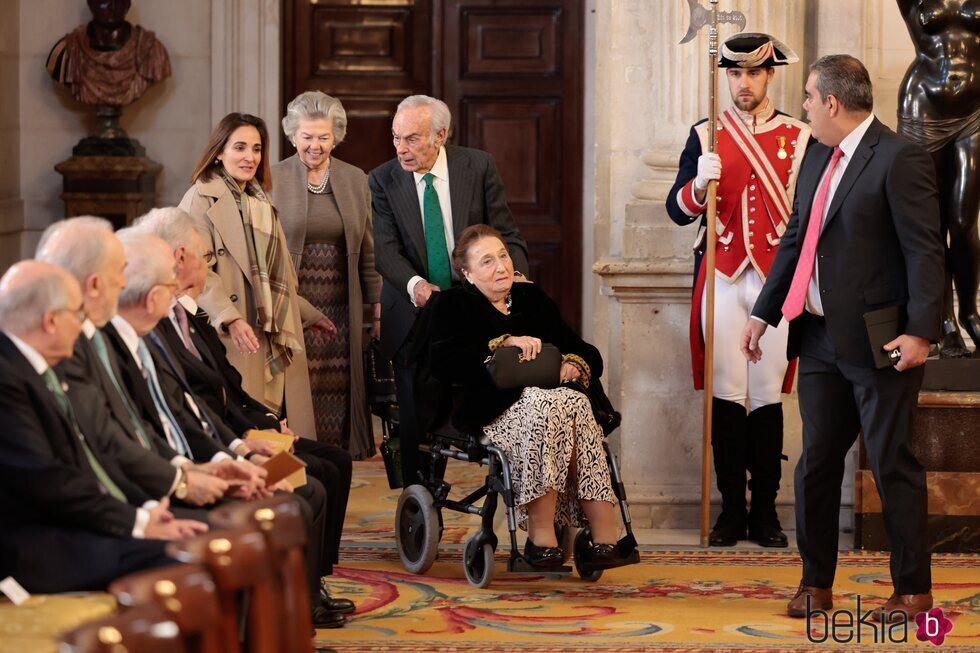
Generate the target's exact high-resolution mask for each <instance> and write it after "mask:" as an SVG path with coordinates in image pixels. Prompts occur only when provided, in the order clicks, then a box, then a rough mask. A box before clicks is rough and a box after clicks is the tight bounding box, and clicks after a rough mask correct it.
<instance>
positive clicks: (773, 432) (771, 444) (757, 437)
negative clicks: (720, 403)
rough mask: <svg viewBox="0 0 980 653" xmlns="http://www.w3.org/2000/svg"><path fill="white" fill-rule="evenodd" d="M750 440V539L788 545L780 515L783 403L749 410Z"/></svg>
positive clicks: (762, 544) (782, 545)
mask: <svg viewBox="0 0 980 653" xmlns="http://www.w3.org/2000/svg"><path fill="white" fill-rule="evenodd" d="M746 441H747V444H748V451H749V454H748V455H749V459H748V462H749V465H748V467H749V472H750V473H751V474H752V479H751V480H750V481H749V489H750V490H751V491H752V499H751V508H750V510H749V539H750V540H752V541H753V542H756V543H757V544H759V545H761V546H772V547H785V546H787V544H788V542H787V539H786V535H785V534H784V533H783V529H782V526H780V525H779V518H778V517H777V516H776V494H777V493H778V492H779V479H780V478H781V477H782V473H781V463H782V457H783V405H782V404H781V403H778V404H769V405H768V406H763V407H762V408H757V409H755V410H753V411H752V412H751V413H749V417H748V420H747V435H746Z"/></svg>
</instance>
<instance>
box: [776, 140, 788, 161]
mask: <svg viewBox="0 0 980 653" xmlns="http://www.w3.org/2000/svg"><path fill="white" fill-rule="evenodd" d="M776 142H777V143H779V151H778V152H776V156H777V157H778V158H780V159H785V158H786V157H787V156H788V155H787V154H786V137H785V136H777V137H776Z"/></svg>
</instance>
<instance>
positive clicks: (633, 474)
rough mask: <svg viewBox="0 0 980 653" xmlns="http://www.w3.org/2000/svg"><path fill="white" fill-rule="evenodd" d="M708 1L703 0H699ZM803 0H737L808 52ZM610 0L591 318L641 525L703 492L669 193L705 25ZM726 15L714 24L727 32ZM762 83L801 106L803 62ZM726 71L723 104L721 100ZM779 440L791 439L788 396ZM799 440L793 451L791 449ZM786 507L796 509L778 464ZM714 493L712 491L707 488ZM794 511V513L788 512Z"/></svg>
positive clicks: (602, 53)
mask: <svg viewBox="0 0 980 653" xmlns="http://www.w3.org/2000/svg"><path fill="white" fill-rule="evenodd" d="M705 4H706V3H705ZM806 4H807V3H806V2H805V1H798V2H792V3H786V2H780V1H777V0H740V1H738V2H724V3H722V6H721V7H720V8H721V9H724V10H731V9H738V10H740V11H742V12H744V13H745V15H746V17H747V24H746V31H761V32H768V33H772V34H774V35H775V36H777V38H779V39H780V40H782V41H784V42H786V43H787V44H789V45H790V46H791V47H793V48H794V49H795V50H797V51H799V52H800V53H802V51H803V45H804V43H803V39H804V17H805V13H806ZM656 7H657V11H651V3H649V2H646V1H645V0H610V1H609V2H604V3H598V6H597V8H596V11H597V15H596V41H597V60H596V94H597V107H596V207H595V208H596V217H595V224H596V228H595V243H596V252H597V255H598V257H599V260H598V261H597V262H596V263H595V265H594V267H593V270H594V271H595V272H596V274H597V275H598V277H599V279H600V282H599V283H598V296H597V297H595V298H594V299H595V308H596V310H595V312H594V325H593V332H594V335H595V338H596V341H597V343H598V344H599V346H600V348H601V349H602V351H603V354H604V355H605V356H606V359H607V361H608V363H607V366H608V370H609V373H608V377H607V378H608V379H609V383H608V385H609V386H610V392H611V396H612V397H613V401H614V403H616V404H617V405H618V406H619V407H620V410H621V411H622V413H623V416H624V422H623V427H622V429H621V430H620V431H619V432H618V434H617V435H616V436H615V437H614V439H613V443H612V444H613V448H614V450H616V451H617V453H618V454H619V456H620V461H621V463H620V464H621V467H622V471H623V475H624V477H625V480H626V483H627V492H628V495H629V498H630V502H631V505H632V506H633V510H632V511H633V517H634V519H635V521H636V523H637V525H638V526H640V527H643V526H653V527H671V528H678V527H679V528H695V527H696V526H697V513H698V502H699V498H700V455H701V454H700V451H701V402H702V400H701V394H700V393H699V392H695V391H694V389H693V385H692V382H691V368H690V354H689V347H688V316H689V311H690V301H691V283H692V270H693V257H692V252H691V243H692V241H693V239H694V237H695V228H694V227H690V228H687V229H684V228H681V227H678V226H676V225H674V224H673V223H672V222H670V220H669V219H668V218H667V215H666V210H665V208H664V201H665V200H666V197H667V193H668V191H669V189H670V187H671V185H672V184H673V182H674V178H675V176H676V174H677V160H678V157H679V155H680V152H681V149H682V148H683V145H684V143H685V141H686V139H687V136H688V134H689V131H690V126H691V125H692V124H693V123H694V122H696V121H697V120H698V119H699V118H701V117H703V116H704V115H705V113H706V108H707V97H708V74H707V64H706V60H707V33H706V30H704V31H703V33H702V34H700V35H699V36H698V38H697V39H695V40H694V41H692V42H690V43H687V44H684V45H679V44H678V41H680V39H681V38H682V37H683V35H684V34H685V32H686V30H687V26H688V21H689V14H688V7H687V3H686V2H682V1H680V0H677V1H664V2H659V3H656ZM734 31H735V30H734V28H733V27H731V26H723V27H722V28H721V31H720V34H721V38H725V37H727V36H728V35H730V34H732V33H734ZM779 73H780V74H779V75H777V82H776V83H775V84H774V86H773V87H771V89H770V94H771V96H772V97H773V99H774V101H775V102H776V104H777V106H779V107H781V108H782V107H786V110H787V113H791V114H793V115H799V111H798V110H797V109H798V107H799V103H800V96H801V88H802V83H803V82H802V80H803V66H802V65H800V64H798V65H796V66H792V67H789V68H788V69H786V68H784V69H781V70H780V71H779ZM722 75H723V73H722V74H720V75H719V81H720V84H719V91H718V92H719V95H718V97H719V107H720V108H724V107H727V106H728V105H729V93H728V90H727V85H725V83H724V78H723V76H722ZM786 408H787V410H786V412H787V415H788V416H789V417H790V419H789V420H788V428H787V447H786V449H787V453H788V454H789V455H790V457H791V459H795V455H794V453H795V454H796V455H798V451H799V444H798V441H799V426H798V421H799V418H798V415H797V416H796V417H795V422H794V417H793V416H794V415H795V413H796V410H795V403H794V402H792V401H787V402H786ZM794 448H795V452H794ZM783 476H784V481H783V488H782V491H781V494H780V504H781V507H780V512H781V516H782V517H783V518H784V520H785V519H786V518H787V517H788V511H790V510H791V503H792V493H791V485H792V484H791V476H792V474H791V468H790V466H789V465H785V466H784V474H783ZM715 501H717V497H715ZM787 523H789V524H792V519H790V520H789V522H787Z"/></svg>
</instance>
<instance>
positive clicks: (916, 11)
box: [898, 0, 980, 358]
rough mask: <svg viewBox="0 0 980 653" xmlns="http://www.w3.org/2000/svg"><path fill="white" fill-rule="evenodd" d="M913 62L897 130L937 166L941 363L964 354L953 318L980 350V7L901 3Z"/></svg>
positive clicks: (963, 1) (914, 0)
mask: <svg viewBox="0 0 980 653" xmlns="http://www.w3.org/2000/svg"><path fill="white" fill-rule="evenodd" d="M898 7H899V9H900V10H901V12H902V16H903V17H904V19H905V24H906V25H907V26H908V30H909V34H910V35H911V36H912V41H913V43H914V44H915V51H916V58H915V61H913V62H912V64H911V65H910V66H909V69H908V71H907V72H906V73H905V79H903V80H902V85H901V87H900V88H899V96H898V131H899V133H901V134H902V135H903V136H905V137H906V138H909V139H910V140H913V141H915V142H916V143H918V144H920V145H922V146H923V147H925V148H926V149H928V150H929V151H930V152H931V153H932V155H933V159H934V160H935V162H936V174H937V178H938V181H939V202H940V209H941V212H942V226H943V231H944V241H945V240H946V236H947V235H948V240H949V244H948V246H947V249H946V296H945V298H944V302H943V331H942V333H943V339H942V342H941V343H940V346H941V355H942V357H943V358H959V357H965V356H969V355H970V352H969V350H968V349H967V348H966V344H965V342H964V340H963V337H962V336H961V335H960V331H959V328H958V327H957V324H956V316H955V315H954V313H953V282H955V287H956V296H957V299H958V300H959V321H960V324H961V325H962V326H963V328H964V329H965V330H966V332H967V333H968V334H969V335H970V337H971V338H972V339H973V342H974V344H975V345H980V316H978V314H977V280H978V276H980V236H978V235H977V217H978V214H980V1H978V0H898Z"/></svg>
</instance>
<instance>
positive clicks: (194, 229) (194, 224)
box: [133, 206, 205, 250]
mask: <svg viewBox="0 0 980 653" xmlns="http://www.w3.org/2000/svg"><path fill="white" fill-rule="evenodd" d="M133 228H134V229H136V230H138V231H142V232H143V233H148V234H153V235H154V236H157V237H158V238H161V239H162V240H164V241H165V242H166V243H167V244H168V245H170V248H171V249H174V250H176V249H177V248H178V247H183V248H185V249H189V248H190V243H191V235H192V234H195V233H196V234H197V235H198V236H200V237H202V238H204V237H205V234H204V233H202V231H201V229H202V228H203V225H202V224H201V222H200V221H198V220H195V219H194V218H193V217H191V215H190V213H188V212H187V211H185V210H184V209H180V208H177V207H176V206H165V207H163V208H159V209H151V210H150V211H149V212H148V213H147V214H146V215H142V216H140V217H139V218H137V219H136V220H135V221H134V222H133Z"/></svg>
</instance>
